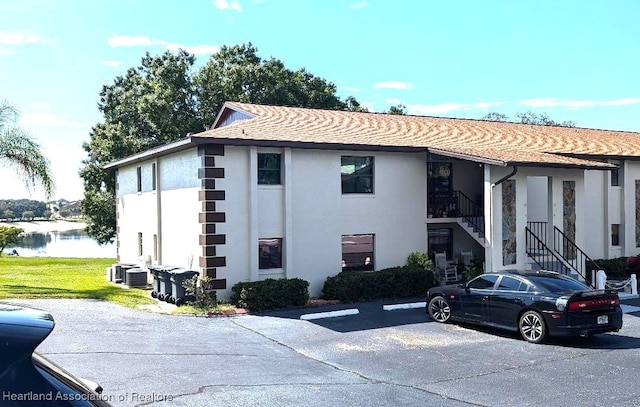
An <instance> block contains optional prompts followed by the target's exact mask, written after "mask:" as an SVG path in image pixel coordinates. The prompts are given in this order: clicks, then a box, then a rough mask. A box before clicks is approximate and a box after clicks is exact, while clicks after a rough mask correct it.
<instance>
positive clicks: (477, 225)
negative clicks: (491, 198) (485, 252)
mask: <svg viewBox="0 0 640 407" xmlns="http://www.w3.org/2000/svg"><path fill="white" fill-rule="evenodd" d="M453 194H454V196H455V197H456V200H457V201H458V214H459V217H461V218H462V220H463V221H464V222H466V223H467V224H468V225H469V226H470V227H471V228H473V231H474V232H476V233H478V235H479V236H480V237H481V238H484V216H483V215H482V210H481V208H480V207H479V206H478V205H476V204H475V202H473V200H471V198H469V197H468V196H466V195H465V194H464V193H462V192H461V191H453Z"/></svg>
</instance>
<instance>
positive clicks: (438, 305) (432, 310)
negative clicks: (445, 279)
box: [429, 297, 451, 322]
mask: <svg viewBox="0 0 640 407" xmlns="http://www.w3.org/2000/svg"><path fill="white" fill-rule="evenodd" d="M429 315H431V318H433V319H434V320H435V321H436V322H448V321H449V318H450V317H451V308H449V304H448V303H447V301H446V300H445V299H444V298H442V297H436V298H434V299H432V300H431V302H429Z"/></svg>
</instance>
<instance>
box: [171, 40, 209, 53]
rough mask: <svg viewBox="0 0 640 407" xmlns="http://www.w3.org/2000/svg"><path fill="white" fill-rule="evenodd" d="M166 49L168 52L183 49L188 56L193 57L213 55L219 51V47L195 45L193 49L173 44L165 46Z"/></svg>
mask: <svg viewBox="0 0 640 407" xmlns="http://www.w3.org/2000/svg"><path fill="white" fill-rule="evenodd" d="M167 49H168V50H169V51H178V50H179V49H183V50H185V51H187V52H189V53H190V54H194V55H202V54H215V53H216V52H218V51H220V47H218V46H216V45H204V44H203V45H195V46H193V47H189V46H186V45H181V44H178V43H175V42H171V43H168V44H167Z"/></svg>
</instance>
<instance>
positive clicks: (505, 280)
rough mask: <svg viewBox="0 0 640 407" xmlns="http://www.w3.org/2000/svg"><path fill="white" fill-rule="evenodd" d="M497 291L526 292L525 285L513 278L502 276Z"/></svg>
mask: <svg viewBox="0 0 640 407" xmlns="http://www.w3.org/2000/svg"><path fill="white" fill-rule="evenodd" d="M497 289H498V290H503V291H527V285H526V284H524V283H522V282H520V280H517V279H515V278H513V277H509V276H503V277H502V280H500V284H498V288H497Z"/></svg>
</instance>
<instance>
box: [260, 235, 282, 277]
mask: <svg viewBox="0 0 640 407" xmlns="http://www.w3.org/2000/svg"><path fill="white" fill-rule="evenodd" d="M258 259H259V260H258V268H259V269H260V270H268V269H281V268H282V239H279V238H272V239H260V240H258Z"/></svg>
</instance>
